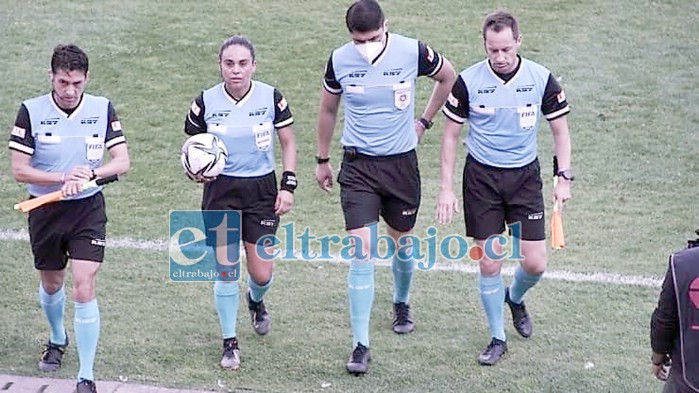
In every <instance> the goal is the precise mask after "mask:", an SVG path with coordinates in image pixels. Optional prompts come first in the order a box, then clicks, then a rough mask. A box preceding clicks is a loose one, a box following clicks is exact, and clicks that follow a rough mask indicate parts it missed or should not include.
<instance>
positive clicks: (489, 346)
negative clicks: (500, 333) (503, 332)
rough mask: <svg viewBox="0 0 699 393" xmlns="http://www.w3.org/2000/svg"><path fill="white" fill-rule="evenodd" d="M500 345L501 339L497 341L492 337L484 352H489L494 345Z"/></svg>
mask: <svg viewBox="0 0 699 393" xmlns="http://www.w3.org/2000/svg"><path fill="white" fill-rule="evenodd" d="M499 345H501V341H498V340H497V339H495V338H493V339H492V340H490V344H488V347H487V348H486V349H485V352H486V353H488V352H491V351H492V350H493V349H494V348H495V347H496V346H499Z"/></svg>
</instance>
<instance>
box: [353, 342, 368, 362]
mask: <svg viewBox="0 0 699 393" xmlns="http://www.w3.org/2000/svg"><path fill="white" fill-rule="evenodd" d="M366 351H367V347H365V346H364V345H362V344H357V348H355V349H354V351H352V363H361V362H362V360H363V359H364V355H365V354H366Z"/></svg>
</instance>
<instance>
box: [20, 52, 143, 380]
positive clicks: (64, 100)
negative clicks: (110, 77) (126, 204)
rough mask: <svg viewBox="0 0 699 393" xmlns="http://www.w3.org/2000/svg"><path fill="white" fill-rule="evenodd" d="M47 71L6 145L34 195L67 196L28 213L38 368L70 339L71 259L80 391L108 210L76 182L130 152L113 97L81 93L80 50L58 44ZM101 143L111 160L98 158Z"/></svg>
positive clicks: (125, 162) (116, 170)
mask: <svg viewBox="0 0 699 393" xmlns="http://www.w3.org/2000/svg"><path fill="white" fill-rule="evenodd" d="M50 77H51V87H52V91H51V92H50V93H49V94H46V95H42V96H39V97H36V98H32V99H29V100H26V101H24V102H23V103H22V105H21V106H20V108H19V113H18V114H17V120H15V126H14V128H13V129H12V133H11V135H10V144H9V147H10V149H11V150H12V152H11V160H12V174H13V176H14V178H15V180H17V181H19V182H23V183H27V184H28V186H27V191H29V194H30V195H31V196H32V197H38V196H41V195H44V194H48V193H50V192H54V191H57V190H62V191H63V194H64V196H65V197H68V198H67V199H66V200H64V201H60V202H56V203H53V204H48V205H45V206H42V207H39V208H37V209H35V210H32V211H31V212H30V213H29V237H30V241H31V246H32V252H33V254H34V267H35V268H36V269H37V270H38V271H39V276H40V278H41V283H40V285H39V300H40V302H41V306H42V308H43V309H44V313H45V314H46V318H47V319H48V322H49V327H50V329H51V336H50V338H49V341H48V343H47V344H46V348H45V349H44V352H43V353H42V355H41V360H40V361H39V369H40V370H42V371H55V370H58V369H59V368H60V367H61V361H62V359H63V354H64V353H65V350H66V348H67V346H68V335H67V334H66V330H65V326H64V323H63V315H64V309H65V300H66V295H65V290H64V288H63V282H64V279H65V269H66V267H67V265H68V262H70V266H71V270H72V274H73V301H74V302H75V320H74V325H73V327H74V329H75V341H76V343H77V347H78V357H79V359H80V371H79V372H78V383H77V393H89V392H96V391H97V390H96V388H95V383H94V376H93V371H92V368H93V364H94V359H95V353H96V351H97V342H98V340H99V333H100V312H99V308H98V306H97V299H96V296H95V285H96V282H95V280H96V277H97V272H98V271H99V268H100V266H101V265H102V261H103V259H104V247H105V241H106V240H105V238H106V228H105V224H106V223H107V216H106V213H105V207H104V198H103V196H102V192H101V189H100V188H96V189H91V190H89V191H85V192H81V186H82V185H83V184H84V183H85V182H87V181H89V180H91V179H94V178H97V177H107V176H111V175H120V174H123V173H124V172H126V171H127V170H129V166H130V163H129V153H128V150H127V147H126V139H125V138H124V134H123V133H122V131H121V124H120V123H119V119H118V118H117V114H116V111H115V110H114V106H113V105H112V103H111V102H110V101H109V100H108V99H107V98H104V97H98V96H93V95H89V94H85V93H84V90H85V84H86V83H87V81H88V77H89V72H88V58H87V55H86V54H85V52H84V51H83V50H82V49H80V48H79V47H77V46H75V45H58V46H57V47H56V48H55V49H54V51H53V56H52V57H51V72H50ZM105 150H107V151H108V152H109V155H110V156H111V160H110V161H109V163H107V164H104V165H102V157H103V156H104V151H105Z"/></svg>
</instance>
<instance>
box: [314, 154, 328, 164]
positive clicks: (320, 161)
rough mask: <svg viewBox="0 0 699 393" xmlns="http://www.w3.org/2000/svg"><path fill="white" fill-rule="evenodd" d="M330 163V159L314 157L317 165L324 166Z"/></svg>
mask: <svg viewBox="0 0 699 393" xmlns="http://www.w3.org/2000/svg"><path fill="white" fill-rule="evenodd" d="M328 162H330V157H328V158H320V156H316V163H318V164H326V163H328Z"/></svg>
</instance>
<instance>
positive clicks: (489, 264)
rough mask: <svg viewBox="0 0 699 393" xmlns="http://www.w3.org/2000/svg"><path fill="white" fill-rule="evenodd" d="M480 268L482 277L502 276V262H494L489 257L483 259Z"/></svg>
mask: <svg viewBox="0 0 699 393" xmlns="http://www.w3.org/2000/svg"><path fill="white" fill-rule="evenodd" d="M479 266H480V271H481V275H482V276H487V277H490V276H496V275H498V274H500V269H502V262H501V261H493V260H492V259H489V258H488V257H483V258H482V259H481V260H480V262H479Z"/></svg>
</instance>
